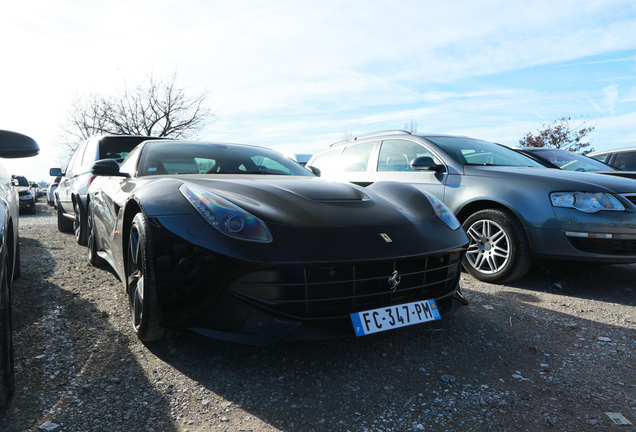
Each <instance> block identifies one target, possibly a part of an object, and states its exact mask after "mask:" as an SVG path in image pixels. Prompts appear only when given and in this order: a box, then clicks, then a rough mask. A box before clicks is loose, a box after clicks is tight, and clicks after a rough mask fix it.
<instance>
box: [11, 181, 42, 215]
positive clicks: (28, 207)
mask: <svg viewBox="0 0 636 432" xmlns="http://www.w3.org/2000/svg"><path fill="white" fill-rule="evenodd" d="M13 180H14V184H15V188H16V190H17V191H18V196H19V197H20V210H24V211H27V212H28V213H30V214H35V203H36V202H37V198H36V194H37V192H36V191H35V190H34V189H33V186H32V185H31V182H30V181H29V180H27V178H26V177H24V176H20V175H14V176H13Z"/></svg>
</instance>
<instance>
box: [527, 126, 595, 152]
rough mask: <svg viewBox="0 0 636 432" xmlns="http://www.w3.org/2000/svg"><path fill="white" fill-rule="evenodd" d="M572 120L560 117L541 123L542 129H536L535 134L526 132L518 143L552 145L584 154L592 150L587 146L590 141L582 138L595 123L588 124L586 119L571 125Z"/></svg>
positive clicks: (532, 145)
mask: <svg viewBox="0 0 636 432" xmlns="http://www.w3.org/2000/svg"><path fill="white" fill-rule="evenodd" d="M572 121H573V120H572V118H571V117H561V118H558V119H556V120H554V121H553V122H552V123H551V124H549V125H546V124H545V123H542V124H541V125H542V126H543V129H538V130H537V132H538V133H537V134H536V135H533V134H531V133H527V134H526V136H524V137H523V138H522V139H520V140H519V144H520V145H521V146H522V147H552V148H557V149H563V150H569V151H573V152H579V153H581V154H584V155H585V154H588V153H590V152H593V151H594V149H593V148H589V147H590V146H591V143H590V142H589V141H584V140H583V139H584V138H585V137H586V136H587V135H588V134H590V133H591V132H592V131H594V128H595V127H596V125H593V126H588V125H587V120H580V123H579V124H578V125H572V124H571V122H572Z"/></svg>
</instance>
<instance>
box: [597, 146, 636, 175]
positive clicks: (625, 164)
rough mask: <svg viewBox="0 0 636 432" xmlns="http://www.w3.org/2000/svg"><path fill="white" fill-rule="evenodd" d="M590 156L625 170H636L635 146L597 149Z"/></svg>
mask: <svg viewBox="0 0 636 432" xmlns="http://www.w3.org/2000/svg"><path fill="white" fill-rule="evenodd" d="M588 156H589V157H591V158H592V159H596V160H598V161H601V162H603V163H606V164H608V165H611V166H613V167H615V168H618V169H620V170H623V171H636V147H634V146H631V147H622V148H616V149H611V150H602V151H597V152H593V153H590V154H589V155H588Z"/></svg>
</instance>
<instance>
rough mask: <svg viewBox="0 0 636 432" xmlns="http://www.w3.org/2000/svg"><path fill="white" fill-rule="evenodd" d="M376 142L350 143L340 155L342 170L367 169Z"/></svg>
mask: <svg viewBox="0 0 636 432" xmlns="http://www.w3.org/2000/svg"><path fill="white" fill-rule="evenodd" d="M375 145H376V142H375V141H373V142H367V143H362V144H353V145H349V146H348V147H347V148H345V149H344V151H343V152H342V155H341V156H340V161H339V164H338V165H339V167H338V168H339V169H338V171H341V172H360V171H366V170H367V168H368V167H369V159H370V158H371V153H372V152H373V149H374V148H375Z"/></svg>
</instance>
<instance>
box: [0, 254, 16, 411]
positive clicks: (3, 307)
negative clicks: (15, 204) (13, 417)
mask: <svg viewBox="0 0 636 432" xmlns="http://www.w3.org/2000/svg"><path fill="white" fill-rule="evenodd" d="M2 261H3V262H2V266H3V269H2V280H1V282H0V296H1V297H2V298H1V299H0V407H4V406H6V405H7V404H8V403H9V399H10V398H11V395H12V394H13V390H14V387H15V380H14V371H13V369H14V366H13V335H12V330H11V295H10V290H9V266H8V265H7V264H8V263H7V256H6V255H5V256H4V259H3V260H2Z"/></svg>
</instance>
